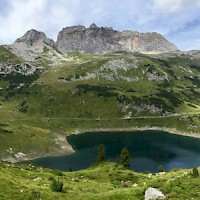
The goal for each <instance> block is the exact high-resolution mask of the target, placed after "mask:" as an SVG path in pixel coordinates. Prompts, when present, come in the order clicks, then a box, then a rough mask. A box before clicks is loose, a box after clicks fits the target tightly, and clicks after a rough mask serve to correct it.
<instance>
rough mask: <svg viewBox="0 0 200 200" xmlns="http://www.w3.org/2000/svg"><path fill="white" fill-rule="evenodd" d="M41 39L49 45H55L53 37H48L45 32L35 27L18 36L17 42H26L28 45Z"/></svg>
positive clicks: (32, 44)
mask: <svg viewBox="0 0 200 200" xmlns="http://www.w3.org/2000/svg"><path fill="white" fill-rule="evenodd" d="M39 41H40V42H43V43H45V44H47V45H49V46H54V41H53V40H52V39H49V38H47V36H46V35H45V34H44V33H43V32H40V31H37V30H35V29H31V30H29V31H27V32H26V33H25V34H24V35H23V36H22V37H20V38H18V39H17V40H16V41H15V43H25V44H26V45H28V46H34V45H35V44H36V43H38V42H39Z"/></svg>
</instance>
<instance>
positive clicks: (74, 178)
mask: <svg viewBox="0 0 200 200" xmlns="http://www.w3.org/2000/svg"><path fill="white" fill-rule="evenodd" d="M52 177H53V178H55V179H56V180H58V179H59V181H62V182H63V183H64V186H63V191H62V192H52V191H51V189H50V185H51V179H52ZM121 181H124V182H127V183H126V184H121ZM148 187H154V188H156V189H159V190H161V191H162V192H163V194H164V195H165V196H166V200H168V199H170V200H185V199H193V200H199V199H200V191H199V187H200V178H199V177H197V178H195V177H193V176H192V175H191V170H172V171H169V172H166V173H164V174H145V173H137V172H134V171H131V170H127V169H125V168H124V167H122V166H121V165H118V164H116V163H111V162H103V163H101V164H98V165H93V166H91V167H90V168H88V169H85V170H80V171H75V172H61V171H57V170H52V169H45V168H41V167H38V166H35V165H32V164H25V165H14V164H10V163H6V162H1V163H0V199H2V200H22V199H23V200H26V199H27V200H32V199H34V200H35V199H42V200H55V199H56V200H62V199H70V200H71V199H73V200H76V199H77V200H78V199H80V200H84V199H87V200H88V199H95V200H96V199H113V200H114V199H134V200H140V199H141V200H142V199H144V194H145V190H146V189H147V188H148Z"/></svg>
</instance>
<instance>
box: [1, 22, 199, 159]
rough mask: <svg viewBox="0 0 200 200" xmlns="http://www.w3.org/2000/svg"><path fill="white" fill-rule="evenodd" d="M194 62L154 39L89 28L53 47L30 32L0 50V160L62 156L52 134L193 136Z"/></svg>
mask: <svg viewBox="0 0 200 200" xmlns="http://www.w3.org/2000/svg"><path fill="white" fill-rule="evenodd" d="M199 61H200V53H199V51H191V52H181V51H179V50H178V49H177V47H176V46H175V45H174V44H172V43H170V42H169V41H167V40H166V39H165V38H164V37H163V36H161V35H160V34H158V33H139V32H134V31H122V32H119V31H115V30H113V29H112V28H103V27H101V28H99V27H97V26H96V25H95V24H92V25H91V26H90V27H89V28H85V27H84V26H73V27H67V28H64V29H63V30H62V31H61V32H60V33H59V34H58V39H57V41H56V42H54V41H53V40H51V39H48V38H47V37H46V35H45V34H44V33H42V32H38V31H36V30H30V31H28V32H27V33H26V34H25V35H24V36H22V37H21V38H19V39H17V40H16V41H15V42H14V43H13V44H12V45H5V46H1V47H0V93H1V96H0V116H1V122H0V146H1V149H0V157H1V158H2V157H5V156H12V157H13V156H14V155H16V153H17V152H27V153H33V154H34V153H36V154H38V152H40V153H42V154H47V153H48V152H51V151H56V150H60V151H62V148H61V143H62V141H61V140H56V139H55V138H56V137H57V135H55V133H57V134H61V135H62V134H66V133H70V132H72V131H77V130H78V131H82V130H87V129H99V128H133V127H147V128H150V127H151V128H152V127H157V128H161V129H164V128H171V129H173V128H174V129H177V130H179V131H184V132H189V133H190V132H192V133H199V130H200V127H199V124H200V117H199V113H200V98H199V97H200V89H199V87H200V64H199V63H200V62H199ZM11 138H12V140H11ZM11 147H12V149H10V148H11ZM20 155H22V154H20ZM17 156H18V154H17ZM15 157H16V156H15Z"/></svg>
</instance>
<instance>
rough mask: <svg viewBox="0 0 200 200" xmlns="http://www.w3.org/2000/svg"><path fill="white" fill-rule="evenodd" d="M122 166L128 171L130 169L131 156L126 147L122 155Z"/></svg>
mask: <svg viewBox="0 0 200 200" xmlns="http://www.w3.org/2000/svg"><path fill="white" fill-rule="evenodd" d="M120 159H121V164H122V165H123V166H124V167H126V168H127V169H129V168H130V161H131V156H130V154H129V152H128V149H127V148H126V147H123V148H122V150H121V154H120Z"/></svg>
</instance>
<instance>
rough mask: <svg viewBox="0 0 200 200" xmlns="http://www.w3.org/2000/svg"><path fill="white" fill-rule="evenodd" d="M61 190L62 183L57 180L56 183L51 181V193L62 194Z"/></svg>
mask: <svg viewBox="0 0 200 200" xmlns="http://www.w3.org/2000/svg"><path fill="white" fill-rule="evenodd" d="M62 190H63V182H60V181H59V179H58V181H56V180H55V179H53V180H52V183H51V191H52V192H62Z"/></svg>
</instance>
